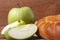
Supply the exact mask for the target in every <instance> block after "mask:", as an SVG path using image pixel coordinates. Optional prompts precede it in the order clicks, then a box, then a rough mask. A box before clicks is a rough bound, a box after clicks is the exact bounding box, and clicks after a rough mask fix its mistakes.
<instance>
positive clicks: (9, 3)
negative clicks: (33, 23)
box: [0, 0, 60, 40]
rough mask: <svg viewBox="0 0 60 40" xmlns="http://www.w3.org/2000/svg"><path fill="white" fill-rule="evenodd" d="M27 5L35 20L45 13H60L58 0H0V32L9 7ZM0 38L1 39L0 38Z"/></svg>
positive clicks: (5, 22)
mask: <svg viewBox="0 0 60 40" xmlns="http://www.w3.org/2000/svg"><path fill="white" fill-rule="evenodd" d="M22 6H29V7H31V8H32V10H33V12H34V15H35V20H38V19H40V18H42V17H44V16H47V15H56V14H60V0H0V32H1V30H2V28H3V27H4V26H5V25H7V15H8V12H9V10H10V9H11V8H14V7H22ZM1 37H2V36H1V34H0V38H1ZM0 40H1V39H0Z"/></svg>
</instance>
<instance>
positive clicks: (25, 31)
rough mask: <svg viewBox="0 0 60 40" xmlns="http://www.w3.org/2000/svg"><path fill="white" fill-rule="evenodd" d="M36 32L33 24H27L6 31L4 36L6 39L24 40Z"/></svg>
mask: <svg viewBox="0 0 60 40" xmlns="http://www.w3.org/2000/svg"><path fill="white" fill-rule="evenodd" d="M36 32H37V26H36V25H35V24H27V25H21V26H19V27H14V28H11V29H9V30H8V32H7V34H8V35H5V36H7V37H10V38H7V39H11V40H12V39H15V40H24V39H28V38H31V37H32V36H33V35H34V34H35V33H36Z"/></svg>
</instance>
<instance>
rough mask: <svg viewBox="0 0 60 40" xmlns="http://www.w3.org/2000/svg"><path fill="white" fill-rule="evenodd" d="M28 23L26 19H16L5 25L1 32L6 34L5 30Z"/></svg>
mask: <svg viewBox="0 0 60 40" xmlns="http://www.w3.org/2000/svg"><path fill="white" fill-rule="evenodd" d="M23 24H26V23H25V22H24V21H22V20H20V21H15V22H13V23H11V24H9V25H7V26H5V27H4V29H3V30H2V31H1V34H2V35H4V32H5V31H7V30H8V29H10V28H13V27H16V26H20V25H23Z"/></svg>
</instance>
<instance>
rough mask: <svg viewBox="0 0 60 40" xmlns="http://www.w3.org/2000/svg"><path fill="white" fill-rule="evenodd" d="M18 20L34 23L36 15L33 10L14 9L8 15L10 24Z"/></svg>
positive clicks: (25, 8) (26, 8)
mask: <svg viewBox="0 0 60 40" xmlns="http://www.w3.org/2000/svg"><path fill="white" fill-rule="evenodd" d="M17 20H23V21H25V22H26V23H34V13H33V11H32V10H31V8H29V7H21V8H12V9H11V10H10V11H9V14H8V24H10V23H12V22H14V21H17Z"/></svg>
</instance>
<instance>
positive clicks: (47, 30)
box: [36, 15, 60, 40]
mask: <svg viewBox="0 0 60 40" xmlns="http://www.w3.org/2000/svg"><path fill="white" fill-rule="evenodd" d="M36 25H37V26H38V35H40V36H42V37H43V38H45V39H47V40H60V38H59V37H60V34H59V33H60V15H54V16H47V17H44V18H42V19H40V20H38V21H37V23H36Z"/></svg>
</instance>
